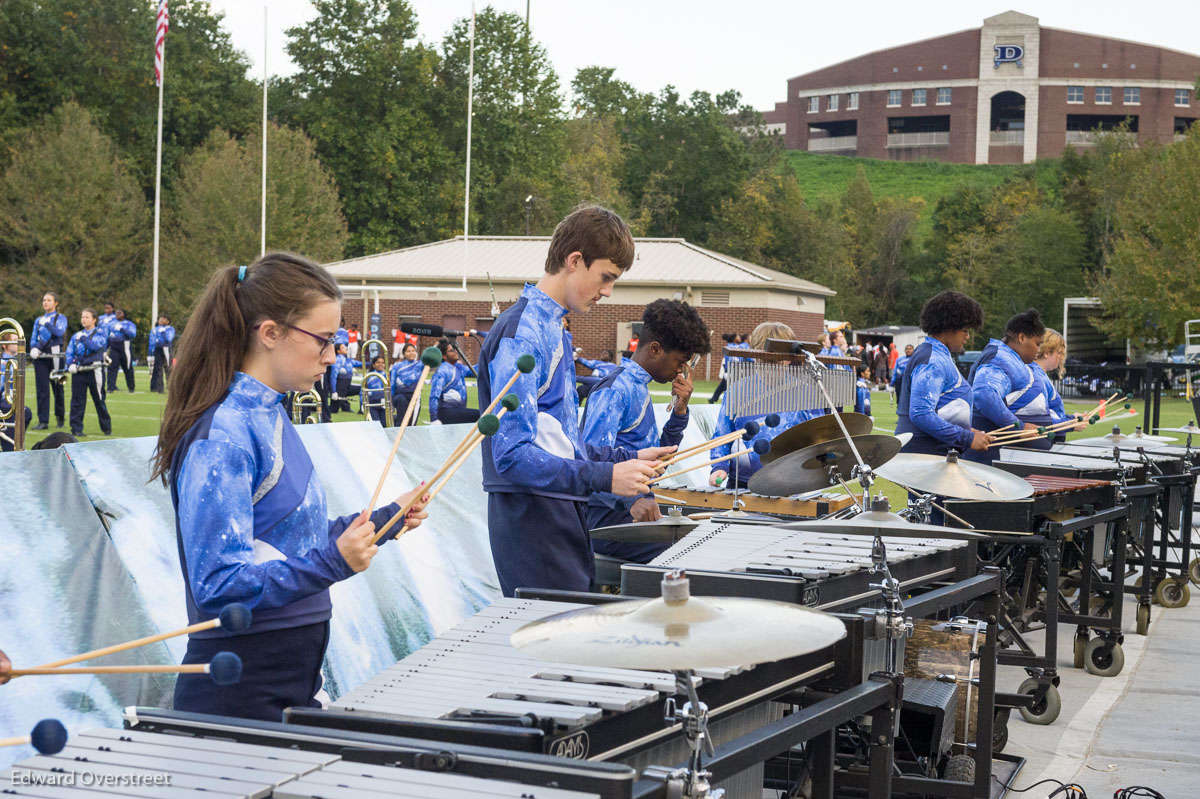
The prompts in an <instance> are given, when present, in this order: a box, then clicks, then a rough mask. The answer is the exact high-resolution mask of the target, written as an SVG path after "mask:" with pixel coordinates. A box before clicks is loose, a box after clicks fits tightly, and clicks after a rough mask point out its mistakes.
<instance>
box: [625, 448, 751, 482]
mask: <svg viewBox="0 0 1200 799" xmlns="http://www.w3.org/2000/svg"><path fill="white" fill-rule="evenodd" d="M760 444H761V445H762V446H759V445H760ZM754 451H755V452H757V453H758V454H759V455H760V456H761V455H766V454H767V453H768V452H770V451H771V442H769V441H765V440H763V439H759V440H758V441H755V442H754ZM745 454H746V452H745V451H744V450H743V451H741V452H731V453H729V454H728V455H722V456H721V457H719V458H713V459H712V460H710V461H708V462H707V463H698V464H696V465H695V466H689V467H687V468H686V469H680V470H679V471H677V472H669V473H668V474H663V475H659V476H658V477H655V478H654V479H653V480H651V481H650V482H648V483H646V485H648V486H652V485H654V484H655V483H657V482H659V481H660V480H666V479H667V478H668V477H675V476H676V475H680V474H687V473H688V472H693V471H695V470H696V469H703V468H704V467H705V466H712V465H713V464H714V463H721V462H722V461H727V460H732V459H733V458H736V457H738V456H740V455H745Z"/></svg>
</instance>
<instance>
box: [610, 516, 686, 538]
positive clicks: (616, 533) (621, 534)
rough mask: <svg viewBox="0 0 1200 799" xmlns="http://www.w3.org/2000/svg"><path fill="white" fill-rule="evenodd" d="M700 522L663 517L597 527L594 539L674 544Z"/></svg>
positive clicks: (684, 518) (677, 517)
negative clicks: (650, 520)
mask: <svg viewBox="0 0 1200 799" xmlns="http://www.w3.org/2000/svg"><path fill="white" fill-rule="evenodd" d="M699 524H700V522H698V521H695V520H693V519H689V518H688V517H686V516H672V515H667V516H663V517H662V518H661V519H655V520H654V521H652V522H630V523H629V524H614V525H610V526H608V527H597V528H596V529H595V530H592V531H591V535H592V538H599V539H601V540H603V541H629V542H632V543H635V544H674V543H675V542H676V541H678V540H679V539H681V538H683V537H684V536H685V535H687V534H688V533H690V532H691V531H692V529H693V528H695V527H697V526H699Z"/></svg>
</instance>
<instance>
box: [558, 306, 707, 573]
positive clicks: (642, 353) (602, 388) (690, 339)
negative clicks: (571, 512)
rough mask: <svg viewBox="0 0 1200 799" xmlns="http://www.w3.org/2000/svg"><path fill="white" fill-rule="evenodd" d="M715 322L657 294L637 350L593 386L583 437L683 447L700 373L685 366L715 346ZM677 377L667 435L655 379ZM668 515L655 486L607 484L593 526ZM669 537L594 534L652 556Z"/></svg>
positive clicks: (596, 442)
mask: <svg viewBox="0 0 1200 799" xmlns="http://www.w3.org/2000/svg"><path fill="white" fill-rule="evenodd" d="M708 336H709V334H708V327H707V326H705V324H704V320H702V319H701V318H700V314H698V313H697V312H696V309H695V308H693V307H691V306H690V305H688V304H687V303H685V302H680V301H679V300H655V301H654V302H652V303H650V304H649V305H648V306H646V310H645V312H643V313H642V334H641V336H640V339H641V341H640V342H639V343H638V348H637V352H635V353H634V354H633V357H632V358H630V359H629V360H627V361H626V362H625V364H624V365H623V366H618V367H617V368H616V370H615V371H613V372H612V373H610V374H609V375H608V376H607V377H605V378H604V379H602V380H601V381H600V382H599V383H597V384H596V385H595V386H593V387H592V390H591V392H590V393H589V394H588V401H587V406H586V407H585V409H584V412H583V421H582V423H581V425H582V427H583V440H584V441H586V442H587V443H588V444H591V445H592V446H594V447H620V448H621V449H624V450H629V451H631V452H637V451H638V450H641V449H646V448H648V447H655V446H663V447H676V446H678V445H679V442H680V441H681V440H682V439H683V431H684V430H685V429H686V428H687V425H688V419H689V418H690V417H689V413H688V400H689V399H690V398H691V396H692V380H691V378H690V377H689V376H688V375H686V374H684V366H685V365H686V364H687V362H688V361H689V360H691V358H692V356H693V355H695V354H700V355H703V354H705V353H707V352H708V351H709V349H710V346H709V340H708ZM651 380H653V381H655V382H657V383H667V382H670V383H671V394H672V395H673V396H674V397H675V398H676V400H675V410H674V412H672V414H671V418H670V419H668V420H667V423H666V424H665V425H663V429H662V435H659V432H658V424H657V423H656V422H655V420H654V408H653V407H652V406H651V404H650V381H651ZM661 516H662V514H661V513H660V512H659V510H658V503H657V502H655V501H654V494H653V493H652V492H647V493H645V494H642V495H640V496H632V497H618V496H617V495H616V494H611V493H609V492H607V491H603V492H596V493H593V494H592V495H591V496H590V497H588V507H587V521H588V530H594V529H596V528H597V527H608V526H610V525H614V524H627V523H629V522H631V521H637V522H649V521H654V520H655V519H658V518H660V517H661ZM667 546H668V544H637V543H630V542H619V541H601V540H598V539H593V540H592V550H593V551H594V552H597V553H599V554H601V555H609V556H611V557H616V558H623V559H625V560H632V561H636V562H637V563H649V562H650V561H651V560H653V559H654V558H655V557H656V556H657V555H658V554H659V553H660V552H662V551H663V550H664V549H666V548H667Z"/></svg>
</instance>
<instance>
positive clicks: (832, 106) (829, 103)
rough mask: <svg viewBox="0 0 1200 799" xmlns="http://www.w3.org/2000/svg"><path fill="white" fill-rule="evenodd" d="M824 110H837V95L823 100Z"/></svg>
mask: <svg viewBox="0 0 1200 799" xmlns="http://www.w3.org/2000/svg"><path fill="white" fill-rule="evenodd" d="M825 110H826V111H836V110H838V95H836V94H831V95H829V96H828V97H826V98H825Z"/></svg>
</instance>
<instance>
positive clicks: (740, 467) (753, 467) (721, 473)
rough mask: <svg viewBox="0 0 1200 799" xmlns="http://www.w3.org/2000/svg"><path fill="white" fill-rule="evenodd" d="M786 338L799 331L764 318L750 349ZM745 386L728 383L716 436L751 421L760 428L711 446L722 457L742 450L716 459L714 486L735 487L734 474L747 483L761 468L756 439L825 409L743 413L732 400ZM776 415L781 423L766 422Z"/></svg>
mask: <svg viewBox="0 0 1200 799" xmlns="http://www.w3.org/2000/svg"><path fill="white" fill-rule="evenodd" d="M769 338H775V339H784V340H788V341H794V340H795V338H796V334H795V333H794V332H792V329H791V328H790V327H788V326H787V325H785V324H780V323H778V322H763V323H762V324H760V325H759V326H758V327H756V328H754V332H752V333H751V334H750V341H749V345H750V346H749V347H748V349H752V350H762V349H765V348H766V346H767V339H769ZM743 379H744V380H753V379H754V378H753V377H750V378H743ZM741 390H742V388H741V387H740V385H739V384H738V383H734V384H733V385H731V386H730V387H729V391H728V392H726V394H725V396H724V397H723V398H722V400H721V410H720V413H718V414H717V429H716V430H714V431H713V438H719V437H720V436H722V435H724V434H726V433H729V432H732V431H733V430H735V429H737V428H740V427H745V426H746V425H747V424H748V423H749V422H755V423H757V424H758V426H759V428H758V432H757V433H755V434H754V436H753V437H752V438H751V439H750V440H748V441H747V440H745V439H741V438H739V439H738V440H737V441H735V442H734V443H733V444H722V445H721V446H719V447H715V448H713V449H711V450H709V453H708V455H709V457H710V458H720V457H723V456H725V455H731V454H733V452H734V447H735V446H736V447H737V449H738V450H741V451H742V453H743V454H741V455H739V456H738V457H737V458H735V459H733V460H728V461H722V462H721V463H714V464H713V466H712V469H711V470H710V472H709V475H708V484H709V485H711V486H720V487H732V486H729V481H728V478H729V476H730V475H734V477H735V478H736V481H737V484H738V486H739V487H741V488H745V487H746V483H747V482H749V480H750V477H751V475H753V474H754V473H755V472H757V471H758V470H759V469H761V468H762V461H760V460H759V458H758V453H757V452H755V451H754V449H753V447H754V442H756V441H759V440H762V441H770V440H771V439H773V438H775V436H777V435H779V434H780V433H782V432H783V431H784V430H787V429H788V428H790V427H794V426H796V425H798V424H800V423H801V422H807V421H808V420H809V419H812V418H815V417H817V416H820V415H821V414H822V413H823V411H822V410H821V409H819V408H813V409H805V410H799V411H788V412H786V413H778V414H752V415H741V414H740V413H739V411H738V409H737V408H734V407H732V405H731V403H733V402H736V401H737V400H736V399H734V398H735V397H737V396H739V395H740V391H741ZM768 415H774V416H778V417H779V423H778V424H776V425H775V426H774V427H771V426H770V425H768V424H766V420H767V416H768Z"/></svg>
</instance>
